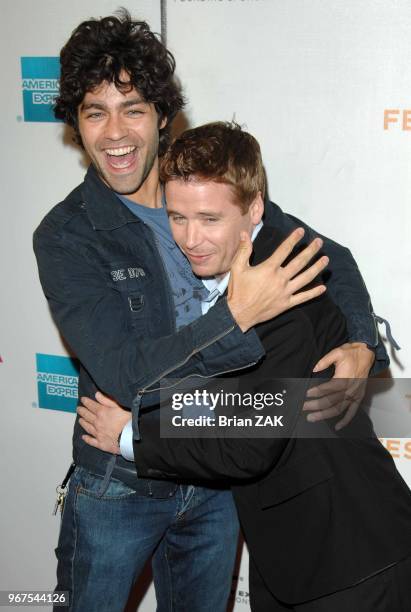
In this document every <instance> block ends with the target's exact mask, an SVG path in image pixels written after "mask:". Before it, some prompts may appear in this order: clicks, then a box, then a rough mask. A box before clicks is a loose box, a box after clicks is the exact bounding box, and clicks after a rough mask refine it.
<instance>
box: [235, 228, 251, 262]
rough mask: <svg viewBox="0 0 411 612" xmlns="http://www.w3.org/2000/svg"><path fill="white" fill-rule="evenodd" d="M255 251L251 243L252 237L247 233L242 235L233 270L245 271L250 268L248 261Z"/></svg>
mask: <svg viewBox="0 0 411 612" xmlns="http://www.w3.org/2000/svg"><path fill="white" fill-rule="evenodd" d="M252 250H253V245H252V242H251V238H250V236H249V235H248V234H247V232H241V233H240V244H239V245H238V249H237V252H236V254H235V255H234V258H233V261H232V264H231V269H233V268H234V269H240V270H241V269H244V268H246V267H248V265H249V264H248V260H249V259H250V257H251V253H252Z"/></svg>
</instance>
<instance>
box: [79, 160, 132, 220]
mask: <svg viewBox="0 0 411 612" xmlns="http://www.w3.org/2000/svg"><path fill="white" fill-rule="evenodd" d="M82 193H83V198H84V202H85V204H86V210H87V213H88V216H89V218H90V221H91V223H92V226H93V228H94V229H96V230H114V229H117V228H118V227H122V226H123V225H126V224H127V223H135V222H137V223H140V220H139V218H138V217H136V215H133V213H132V212H131V211H130V210H129V209H128V208H127V206H124V204H123V203H122V202H121V201H120V199H119V198H118V197H117V196H116V194H115V193H114V191H113V190H112V189H110V188H109V187H107V185H106V184H105V183H103V181H102V180H101V178H100V177H99V175H98V173H97V171H96V169H95V168H94V166H93V165H91V166H90V167H89V169H88V170H87V174H86V176H85V179H84V183H83V189H82Z"/></svg>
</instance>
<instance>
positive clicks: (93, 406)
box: [77, 397, 100, 415]
mask: <svg viewBox="0 0 411 612" xmlns="http://www.w3.org/2000/svg"><path fill="white" fill-rule="evenodd" d="M81 403H82V404H83V406H85V407H86V408H87V410H88V411H89V412H92V413H93V414H94V415H96V414H97V413H98V411H99V410H100V404H99V403H98V402H96V401H95V400H93V399H91V397H82V398H81ZM77 412H78V409H77ZM79 414H80V413H79Z"/></svg>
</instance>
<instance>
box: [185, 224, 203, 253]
mask: <svg viewBox="0 0 411 612" xmlns="http://www.w3.org/2000/svg"><path fill="white" fill-rule="evenodd" d="M201 241H202V238H201V229H200V228H199V226H198V224H197V223H196V222H195V221H194V222H191V223H190V222H188V223H187V226H186V247H187V249H190V250H192V249H194V248H195V247H197V246H199V245H200V244H201Z"/></svg>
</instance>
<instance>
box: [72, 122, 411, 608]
mask: <svg viewBox="0 0 411 612" xmlns="http://www.w3.org/2000/svg"><path fill="white" fill-rule="evenodd" d="M261 169H262V161H261V155H260V151H259V146H258V143H257V142H256V140H255V139H254V138H253V137H252V136H251V135H250V134H247V133H246V132H243V131H242V130H241V128H240V127H239V126H237V125H235V124H234V125H233V124H224V123H212V124H208V125H205V126H201V127H199V128H195V129H193V130H189V131H187V132H185V133H184V134H183V135H182V136H181V137H180V138H178V139H177V140H176V141H175V142H174V143H173V144H172V145H171V147H170V148H169V150H168V151H167V153H166V155H165V157H164V159H163V163H162V166H161V173H160V175H161V179H162V181H163V182H164V184H165V191H166V197H167V210H168V214H169V219H170V225H171V229H172V232H173V237H174V239H175V241H176V242H177V244H178V246H179V247H180V249H181V250H182V251H183V253H184V254H185V256H186V257H187V259H188V260H189V261H190V264H191V266H192V269H193V271H194V272H195V273H196V275H198V276H199V277H201V278H202V279H203V282H204V284H205V286H206V287H207V288H208V290H209V292H210V295H209V302H211V304H213V303H216V302H217V300H218V298H219V297H222V296H223V295H225V292H226V288H227V285H228V282H229V276H230V269H231V267H232V264H233V262H234V260H235V258H236V252H237V248H238V243H239V236H240V234H241V233H245V234H246V235H248V236H250V237H251V238H252V240H253V263H254V264H257V265H258V264H259V262H261V261H264V260H265V259H266V258H267V257H270V256H271V255H272V253H273V251H274V250H275V248H276V247H277V246H278V245H279V244H280V243H281V240H282V236H281V234H280V233H279V232H278V230H277V228H276V227H275V225H272V224H271V220H270V211H269V210H266V215H265V217H264V221H263V222H262V218H263V213H264V204H263V196H264V179H263V173H262V172H261V171H260V170H261ZM235 265H236V264H235ZM256 329H257V333H258V335H259V337H260V339H261V341H262V343H263V346H264V349H265V357H264V359H263V360H261V362H260V363H259V364H258V365H257V366H254V367H252V368H249V369H248V370H247V369H246V370H242V371H241V372H238V379H237V381H236V382H238V387H237V386H235V389H236V391H237V394H236V395H239V396H240V397H241V394H243V395H244V396H245V395H247V396H249V395H250V394H251V395H252V396H254V397H256V396H257V395H258V397H260V396H268V395H269V396H270V398H272V397H273V396H274V391H275V390H277V391H278V390H281V392H280V395H281V401H279V403H278V406H277V407H274V408H272V409H271V410H269V411H268V415H267V411H265V415H266V416H267V419H268V420H267V421H266V425H265V427H266V429H268V431H269V433H268V435H267V433H266V435H262V432H261V429H259V427H258V426H257V424H258V423H260V424H261V420H262V419H260V421H259V420H258V419H259V417H257V416H256V415H255V414H253V412H254V413H255V411H254V410H253V409H250V410H244V408H238V409H237V411H234V412H233V413H232V414H233V415H234V416H232V417H231V427H230V425H228V427H227V425H226V421H225V420H222V419H221V416H225V414H224V411H223V410H221V408H224V403H223V404H222V406H218V405H217V407H215V406H214V407H213V411H212V412H210V410H208V414H209V415H210V414H212V415H213V417H212V419H211V421H207V422H206V421H204V420H203V419H202V418H200V419H199V420H198V423H199V424H198V426H197V431H196V427H195V425H196V419H195V418H193V417H195V415H196V409H197V414H200V415H202V414H203V411H204V410H203V409H204V406H199V405H197V407H195V406H194V407H193V406H192V404H193V397H194V393H193V388H194V389H197V387H196V386H195V385H194V384H192V385H191V386H190V388H189V390H190V391H191V393H187V394H184V393H183V394H182V393H177V395H178V399H179V401H180V403H181V401H183V403H184V396H185V395H186V396H187V405H188V406H189V414H190V417H189V418H188V417H186V418H184V414H185V413H184V410H185V407H183V417H181V418H178V420H177V421H175V417H174V416H173V413H172V411H173V406H172V403H171V406H172V407H171V410H170V409H169V407H168V396H167V398H166V399H164V398H163V404H164V405H163V406H162V408H161V411H160V412H161V415H160V420H161V421H162V425H163V429H162V430H161V433H162V435H160V433H159V428H158V423H157V422H156V421H153V419H150V418H149V417H148V416H147V415H145V414H142V415H141V417H140V436H141V439H139V440H134V445H133V446H134V449H133V455H134V459H135V463H136V466H137V471H138V473H139V474H140V475H142V476H151V477H157V478H172V479H173V478H178V477H180V478H185V479H187V480H194V479H199V480H203V481H204V482H207V479H210V480H216V479H221V481H222V482H225V483H227V482H231V484H232V485H233V493H234V498H235V501H236V506H237V509H238V513H239V518H240V522H241V525H242V527H243V531H244V535H245V538H246V541H247V543H248V546H249V552H250V601H251V608H252V610H253V612H268V611H269V612H276V611H278V612H286V611H287V610H288V611H293V612H329V611H330V610H332V611H333V612H347V611H348V610H356V611H357V610H358V611H361V612H393V611H394V610H395V612H408V611H409V610H410V609H411V590H410V588H409V587H410V581H411V557H410V553H411V492H410V490H409V488H408V487H407V485H406V484H405V482H404V481H403V480H402V478H401V476H400V474H399V473H398V471H397V470H396V468H395V464H394V462H393V460H392V458H391V456H390V454H389V453H388V452H387V451H386V450H385V449H384V447H383V446H382V445H381V444H380V442H379V440H378V439H377V437H376V436H375V434H374V431H373V427H372V423H371V421H370V419H369V418H368V416H367V414H366V413H365V412H364V411H362V410H360V411H359V413H358V414H357V416H356V418H355V419H354V420H353V421H352V422H351V423H350V424H349V425H348V426H347V427H346V428H345V429H343V430H342V434H341V435H340V436H338V435H335V433H333V432H332V430H330V431H329V432H328V434H327V432H324V429H323V428H322V429H310V428H308V427H306V426H304V428H303V429H302V428H301V423H300V424H299V423H298V420H299V412H300V410H301V408H302V405H303V402H304V397H305V390H306V387H307V385H309V381H310V378H311V377H312V376H313V374H312V371H313V368H314V366H315V364H316V363H317V362H318V359H319V358H320V356H321V355H323V354H325V353H327V352H329V351H331V350H332V349H333V348H335V347H337V346H340V345H341V344H343V343H344V342H346V341H347V329H346V324H345V319H344V317H343V315H342V314H341V312H340V310H339V309H338V308H337V307H336V306H335V305H334V304H333V303H332V301H331V300H330V299H329V297H328V296H327V295H326V294H323V295H321V296H320V297H318V298H317V299H315V300H313V301H311V302H307V303H304V304H301V305H298V306H296V307H295V308H293V309H291V310H288V311H287V312H284V313H282V314H280V315H278V316H277V317H276V318H274V319H272V320H271V321H267V322H265V323H262V324H261V325H259V326H258V327H257V328H256ZM327 374H328V376H332V371H329V372H328V373H327ZM231 376H233V375H232V374H231ZM305 381H306V382H305ZM216 382H217V383H218V380H217V381H216ZM230 382H231V383H232V382H233V380H232V378H231V379H230ZM224 383H225V381H224V378H223V379H222V380H221V386H219V385H218V384H217V386H216V388H217V389H220V388H221V387H222V389H225V385H224ZM173 384H174V387H175V388H176V389H178V391H181V388H183V390H184V386H183V387H181V386H180V385H178V383H172V382H171V381H170V382H169V383H168V385H167V386H166V387H165V389H166V390H167V389H168V387H169V386H170V385H171V386H172V385H173ZM198 384H199V385H200V384H201V383H198ZM198 390H199V389H198ZM261 392H263V393H261ZM167 393H168V394H169V395H171V400H172V399H173V397H174V396H173V395H172V393H171V392H168V391H167ZM202 393H203V387H202V385H201V393H199V394H198V396H199V397H204V395H203V394H202ZM219 393H221V394H222V393H223V391H221V392H220V391H219ZM284 398H286V399H284ZM101 399H102V404H101V405H99V404H98V403H96V402H93V401H92V400H87V399H85V400H83V401H84V404H85V407H83V408H79V412H80V414H81V415H82V422H83V423H84V425H85V427H86V428H88V427H89V426H91V429H90V432H91V431H93V432H94V437H93V438H92V437H91V436H87V440H88V441H89V442H90V443H93V444H96V445H97V446H98V447H100V448H103V449H105V450H110V444H108V446H106V442H105V441H106V440H110V437H111V436H113V435H115V432H116V431H117V430H116V427H117V426H118V423H119V422H121V419H123V421H124V422H125V421H126V420H127V419H128V415H127V413H126V412H125V411H123V410H122V409H121V408H120V407H119V406H118V405H116V404H115V403H114V402H112V401H111V400H109V399H107V398H105V399H104V398H101ZM270 401H271V400H270ZM271 405H272V404H271ZM259 408H260V407H258V409H259ZM178 409H180V406H179V407H178ZM170 413H171V414H170ZM262 414H264V413H262ZM209 418H211V417H209ZM110 421H111V425H110ZM248 421H250V423H248ZM274 422H275V423H277V422H280V423H281V427H283V429H280V433H278V434H277V433H273V432H274V429H273V427H274V425H273V423H274ZM175 423H176V424H177V425H175ZM244 423H245V425H244ZM253 423H255V424H256V425H255V426H253ZM103 425H104V426H103ZM173 427H174V429H176V428H177V429H176V431H174V432H172V430H173ZM253 427H254V428H253ZM207 428H208V429H209V430H210V431H209V432H207ZM204 430H205V431H206V433H207V435H205V433H204ZM183 431H184V434H182V432H183ZM210 432H211V435H213V437H211V438H210V437H209V435H208V434H209V433H210ZM324 434H325V435H324ZM178 435H180V436H181V437H180V438H177V439H176V436H178ZM280 436H281V437H280ZM317 436H318V437H317ZM124 452H126V446H125V444H124ZM129 458H130V459H131V457H129ZM216 537H218V536H217V535H216Z"/></svg>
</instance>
